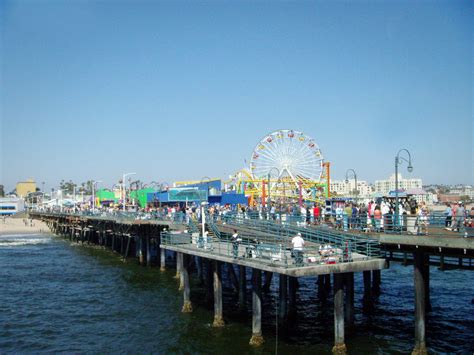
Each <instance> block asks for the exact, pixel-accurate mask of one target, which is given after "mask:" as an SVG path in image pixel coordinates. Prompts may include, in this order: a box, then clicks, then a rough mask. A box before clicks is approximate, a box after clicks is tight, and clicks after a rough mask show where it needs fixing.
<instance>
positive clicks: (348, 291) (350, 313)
mask: <svg viewBox="0 0 474 355" xmlns="http://www.w3.org/2000/svg"><path fill="white" fill-rule="evenodd" d="M344 283H345V296H346V304H345V308H344V315H345V321H346V322H347V324H348V325H350V326H352V325H354V273H353V272H348V273H345V274H344Z"/></svg>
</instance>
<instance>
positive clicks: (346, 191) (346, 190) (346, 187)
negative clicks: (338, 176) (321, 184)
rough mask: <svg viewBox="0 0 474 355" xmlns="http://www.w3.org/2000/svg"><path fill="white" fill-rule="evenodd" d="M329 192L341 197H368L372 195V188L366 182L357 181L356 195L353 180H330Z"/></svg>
mask: <svg viewBox="0 0 474 355" xmlns="http://www.w3.org/2000/svg"><path fill="white" fill-rule="evenodd" d="M331 192H335V193H336V194H338V195H341V196H347V197H352V196H354V195H357V196H358V197H369V196H370V195H371V194H372V187H371V186H370V185H369V184H368V183H367V181H363V180H357V193H355V180H354V179H349V180H347V182H346V180H341V181H340V180H331Z"/></svg>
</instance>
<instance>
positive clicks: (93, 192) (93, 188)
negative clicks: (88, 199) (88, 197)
mask: <svg viewBox="0 0 474 355" xmlns="http://www.w3.org/2000/svg"><path fill="white" fill-rule="evenodd" d="M94 211H95V181H93V182H92V212H94Z"/></svg>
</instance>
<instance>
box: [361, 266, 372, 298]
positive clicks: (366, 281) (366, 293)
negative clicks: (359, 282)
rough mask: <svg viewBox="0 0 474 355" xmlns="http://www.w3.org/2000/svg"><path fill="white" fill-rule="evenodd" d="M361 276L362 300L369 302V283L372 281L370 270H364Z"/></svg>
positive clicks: (370, 294)
mask: <svg viewBox="0 0 474 355" xmlns="http://www.w3.org/2000/svg"><path fill="white" fill-rule="evenodd" d="M363 275H364V276H363V278H364V302H370V300H371V298H372V289H371V283H372V274H371V272H370V271H364V273H363Z"/></svg>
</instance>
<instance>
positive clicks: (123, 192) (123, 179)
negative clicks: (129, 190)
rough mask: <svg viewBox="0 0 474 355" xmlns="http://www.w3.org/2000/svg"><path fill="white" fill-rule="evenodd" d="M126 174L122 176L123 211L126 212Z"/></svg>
mask: <svg viewBox="0 0 474 355" xmlns="http://www.w3.org/2000/svg"><path fill="white" fill-rule="evenodd" d="M125 195H126V192H125V174H123V175H122V211H125Z"/></svg>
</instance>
